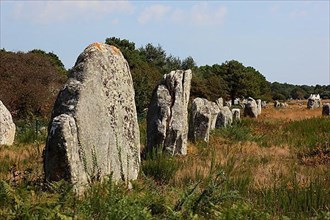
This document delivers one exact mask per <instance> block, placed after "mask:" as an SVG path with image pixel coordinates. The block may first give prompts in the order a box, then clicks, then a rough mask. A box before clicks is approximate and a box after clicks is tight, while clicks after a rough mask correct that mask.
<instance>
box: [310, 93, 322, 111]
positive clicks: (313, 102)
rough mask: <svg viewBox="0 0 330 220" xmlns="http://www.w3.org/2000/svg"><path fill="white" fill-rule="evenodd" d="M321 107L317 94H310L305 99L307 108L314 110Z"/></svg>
mask: <svg viewBox="0 0 330 220" xmlns="http://www.w3.org/2000/svg"><path fill="white" fill-rule="evenodd" d="M320 107H321V98H320V95H319V94H317V95H316V94H311V95H310V96H309V98H308V99H307V108H309V109H314V108H320Z"/></svg>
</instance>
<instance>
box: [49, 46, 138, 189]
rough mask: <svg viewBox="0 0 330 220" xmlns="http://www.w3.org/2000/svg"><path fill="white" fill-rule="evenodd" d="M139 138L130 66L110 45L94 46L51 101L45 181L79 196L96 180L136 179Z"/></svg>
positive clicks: (86, 52)
mask: <svg viewBox="0 0 330 220" xmlns="http://www.w3.org/2000/svg"><path fill="white" fill-rule="evenodd" d="M139 166H140V134H139V128H138V121H137V114H136V108H135V101H134V88H133V81H132V77H131V73H130V70H129V66H128V63H127V61H126V60H125V58H124V56H123V55H122V53H121V52H120V50H119V49H117V48H116V47H114V46H110V45H107V44H101V43H94V44H91V45H90V46H88V47H87V48H86V49H85V50H84V51H83V52H82V53H81V54H80V55H79V57H78V59H77V61H76V64H75V66H74V68H73V69H72V71H71V73H70V75H69V79H68V81H67V82H66V84H65V86H64V88H63V89H62V90H61V91H60V93H59V95H58V97H57V100H56V102H55V105H54V108H53V111H52V119H51V122H50V124H49V127H48V138H47V143H46V148H45V151H44V171H45V179H46V180H47V181H58V180H61V179H64V180H67V181H70V182H72V183H73V184H74V187H75V189H76V190H77V191H78V193H80V192H81V191H82V190H83V189H84V187H85V186H86V185H87V184H88V183H91V182H93V181H94V180H98V179H102V178H103V177H104V176H107V175H110V174H112V178H113V180H116V181H117V180H123V181H125V182H126V183H128V181H129V180H134V179H136V178H137V176H138V173H139Z"/></svg>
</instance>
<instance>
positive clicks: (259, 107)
mask: <svg viewBox="0 0 330 220" xmlns="http://www.w3.org/2000/svg"><path fill="white" fill-rule="evenodd" d="M256 103H257V107H258V115H260V114H261V99H257V100H256Z"/></svg>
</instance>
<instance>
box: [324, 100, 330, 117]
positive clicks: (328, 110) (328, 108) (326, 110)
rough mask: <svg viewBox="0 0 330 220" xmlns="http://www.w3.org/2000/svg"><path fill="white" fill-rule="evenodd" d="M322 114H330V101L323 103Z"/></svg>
mask: <svg viewBox="0 0 330 220" xmlns="http://www.w3.org/2000/svg"><path fill="white" fill-rule="evenodd" d="M322 115H327V116H329V115H330V103H326V104H324V105H323V108H322Z"/></svg>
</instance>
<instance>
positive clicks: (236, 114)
mask: <svg viewBox="0 0 330 220" xmlns="http://www.w3.org/2000/svg"><path fill="white" fill-rule="evenodd" d="M231 113H232V115H233V121H234V122H240V121H241V110H240V109H239V108H233V109H232V110H231Z"/></svg>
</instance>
